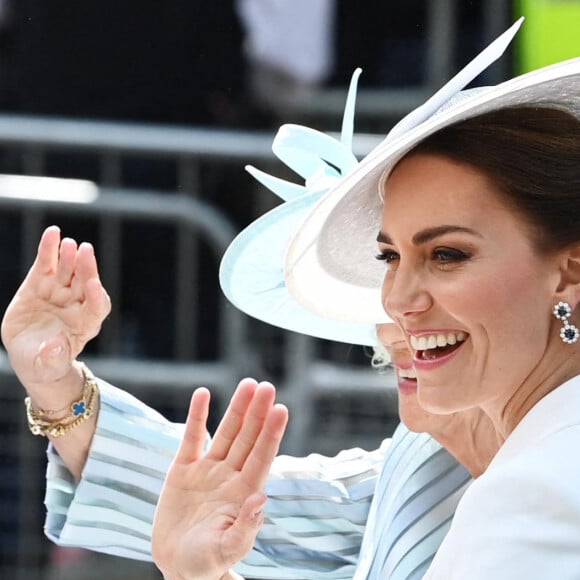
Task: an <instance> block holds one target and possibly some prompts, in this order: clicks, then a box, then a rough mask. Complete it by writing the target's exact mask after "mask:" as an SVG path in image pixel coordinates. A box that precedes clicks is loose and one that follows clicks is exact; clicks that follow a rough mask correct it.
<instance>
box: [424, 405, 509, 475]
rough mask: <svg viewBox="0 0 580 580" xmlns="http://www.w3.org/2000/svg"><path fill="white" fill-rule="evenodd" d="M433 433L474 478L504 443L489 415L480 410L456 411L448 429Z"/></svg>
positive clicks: (483, 469) (485, 467)
mask: <svg viewBox="0 0 580 580" xmlns="http://www.w3.org/2000/svg"><path fill="white" fill-rule="evenodd" d="M431 435H432V437H433V438H434V439H435V440H436V441H437V442H439V443H440V444H441V445H442V446H443V447H445V449H446V450H447V451H448V452H449V453H451V455H453V457H455V459H457V461H459V463H461V464H462V465H463V466H464V467H465V469H467V471H469V473H470V474H471V476H472V477H474V478H476V477H479V476H480V475H481V474H482V473H483V472H484V471H485V470H486V469H487V467H488V465H489V464H490V462H491V460H492V459H493V457H494V456H495V454H496V453H497V450H498V449H499V448H500V447H501V444H502V443H503V440H502V439H501V438H500V437H499V436H498V434H497V432H496V430H495V428H494V426H493V424H492V423H491V421H490V420H489V418H488V417H487V416H486V415H485V414H484V413H482V412H481V411H480V410H479V409H477V410H474V411H462V412H461V413H458V414H454V415H453V416H452V417H451V418H450V421H449V424H448V425H447V427H446V429H445V431H441V432H435V433H431Z"/></svg>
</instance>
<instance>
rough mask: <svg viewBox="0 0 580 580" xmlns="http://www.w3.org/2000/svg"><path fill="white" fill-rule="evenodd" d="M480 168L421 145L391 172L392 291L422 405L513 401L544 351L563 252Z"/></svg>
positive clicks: (385, 230) (391, 310) (387, 242)
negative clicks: (544, 239)
mask: <svg viewBox="0 0 580 580" xmlns="http://www.w3.org/2000/svg"><path fill="white" fill-rule="evenodd" d="M530 231H531V230H530V228H529V227H528V226H527V224H526V223H525V222H523V220H522V219H521V218H520V217H519V216H518V214H517V213H516V212H514V211H513V210H511V209H509V208H508V207H507V205H506V204H505V203H504V202H503V201H502V197H501V194H500V193H499V192H498V191H497V189H496V188H495V186H494V185H493V184H492V183H490V181H489V180H488V179H487V178H486V177H485V176H484V175H483V174H482V173H480V172H478V171H477V170H476V169H474V168H472V167H471V166H468V165H465V164H460V163H457V162H454V161H451V160H449V159H446V158H444V157H440V156H435V155H426V154H415V155H410V156H408V157H407V158H404V159H403V160H402V161H401V162H400V163H399V164H398V165H397V167H396V168H395V170H394V171H393V173H392V174H391V175H390V177H389V179H388V181H387V184H386V190H385V205H384V213H383V219H382V224H381V232H380V234H379V238H378V239H379V251H380V254H381V257H382V258H384V259H385V262H386V268H387V270H386V274H385V280H384V284H383V303H384V306H385V309H386V311H387V312H388V314H389V315H390V316H391V317H392V318H393V320H395V321H396V322H397V323H398V324H399V326H400V327H401V328H402V329H403V331H404V333H405V336H406V341H407V344H408V345H409V346H410V347H411V348H412V350H413V352H414V361H413V364H414V367H415V370H416V372H417V377H418V395H419V401H420V404H421V406H422V407H423V408H425V409H426V410H428V411H432V412H435V413H451V412H454V411H459V410H462V409H467V408H471V407H475V406H483V407H484V408H485V407H486V406H488V407H489V408H490V409H492V408H494V407H497V408H498V409H502V408H503V407H504V406H505V404H506V403H507V402H508V401H509V399H510V398H511V397H512V396H513V395H514V393H515V392H516V391H518V390H519V389H521V388H524V389H525V388H527V387H526V386H525V385H526V381H527V380H528V379H529V377H530V375H532V373H533V372H534V369H535V368H536V366H537V365H538V362H539V361H540V359H541V358H542V355H543V354H544V352H545V350H546V348H547V345H548V341H549V336H550V329H551V326H552V325H553V321H554V319H553V318H552V316H551V309H552V306H553V302H554V293H555V290H556V287H557V285H558V268H557V265H556V263H555V261H554V259H553V258H550V257H549V256H545V255H542V254H540V253H538V252H537V251H536V250H535V249H534V247H533V244H532V242H531V233H530Z"/></svg>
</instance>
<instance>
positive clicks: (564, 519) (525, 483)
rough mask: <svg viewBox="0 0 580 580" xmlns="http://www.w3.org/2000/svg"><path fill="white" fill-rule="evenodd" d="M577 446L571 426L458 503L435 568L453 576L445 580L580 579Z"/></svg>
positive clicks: (497, 470) (579, 430)
mask: <svg viewBox="0 0 580 580" xmlns="http://www.w3.org/2000/svg"><path fill="white" fill-rule="evenodd" d="M579 446H580V425H578V426H577V425H574V426H568V427H565V428H563V429H561V430H558V431H555V432H553V433H550V434H549V435H547V436H545V437H543V438H542V439H540V440H539V441H536V442H535V443H534V445H532V446H530V447H529V448H527V449H525V450H523V451H522V452H521V453H519V454H518V455H516V456H513V457H510V458H509V460H505V461H500V462H497V463H496V462H493V463H492V465H491V466H490V468H489V469H488V471H487V472H486V473H484V474H483V475H482V476H481V477H480V478H478V479H477V480H476V481H475V482H474V483H473V484H472V485H471V487H470V488H469V489H468V490H467V492H466V493H465V495H464V496H463V498H462V500H461V501H460V503H459V506H458V508H457V511H456V514H455V517H454V520H453V524H452V526H451V530H450V532H449V534H448V536H447V537H446V539H445V541H444V543H443V545H442V549H441V551H440V554H439V555H438V557H437V559H436V561H435V563H436V564H438V566H439V568H440V569H441V570H443V569H447V570H449V571H451V570H453V573H450V572H445V574H448V576H447V577H446V576H445V575H444V576H441V577H442V578H443V577H446V578H449V579H452V578H459V577H461V578H463V577H469V578H472V579H476V578H477V579H479V578H481V579H483V578H495V579H497V580H500V579H504V578H505V579H508V578H516V577H517V578H528V579H530V578H538V579H540V578H549V577H551V578H555V577H557V578H561V579H567V578H578V577H580V462H578V461H577V460H576V459H575V450H576V449H578V448H579ZM435 569H437V567H435ZM476 570H477V572H476ZM455 571H460V574H465V573H467V571H469V574H468V575H467V576H456V575H455ZM429 577H431V576H429ZM432 577H433V578H439V576H437V575H434V576H432Z"/></svg>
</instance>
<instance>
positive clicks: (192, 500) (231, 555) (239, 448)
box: [153, 380, 286, 578]
mask: <svg viewBox="0 0 580 580" xmlns="http://www.w3.org/2000/svg"><path fill="white" fill-rule="evenodd" d="M255 387H256V385H255V381H248V380H246V381H242V383H241V384H240V387H239V388H238V390H237V391H236V394H235V395H234V397H233V398H232V403H231V405H230V407H229V409H228V411H227V412H226V415H225V416H224V419H223V421H222V423H221V425H220V428H219V429H218V431H217V432H216V436H215V438H214V441H213V442H212V445H211V447H210V449H209V451H208V453H207V454H206V455H205V456H204V457H202V456H201V454H202V450H203V444H204V439H205V419H206V417H207V403H208V401H209V393H207V391H203V390H202V391H197V392H196V393H195V394H194V399H193V400H192V405H191V408H190V414H189V417H188V424H187V430H186V434H185V436H184V440H183V442H182V445H181V447H180V450H179V452H178V454H177V456H176V458H175V460H174V462H173V464H172V466H171V468H170V470H169V472H168V474H167V477H166V480H165V484H164V487H163V491H162V493H161V496H160V499H159V504H158V506H157V511H156V515H155V523H154V527H153V555H154V558H155V561H156V562H157V564H158V566H159V567H160V568H161V569H162V570H163V571H164V572H168V571H171V573H172V574H173V575H175V577H178V578H187V577H190V576H192V575H194V576H195V577H196V578H201V577H203V578H206V577H208V578H212V577H215V578H220V577H221V576H222V575H223V574H225V572H226V571H227V570H228V569H229V568H231V567H232V566H233V565H234V564H235V563H236V562H238V561H239V560H240V559H241V558H242V557H243V556H244V555H245V554H246V553H247V552H248V551H249V550H250V549H251V547H252V545H253V542H254V540H255V536H256V533H257V531H258V529H259V526H260V524H261V521H262V518H261V515H257V514H260V513H261V506H262V504H263V502H264V496H263V494H262V493H261V489H262V487H263V485H264V482H265V479H266V477H267V473H268V469H269V465H270V463H271V461H272V460H273V459H274V457H275V454H276V452H277V449H278V446H279V443H280V439H281V437H282V433H283V431H284V427H285V424H286V411H285V409H284V408H281V407H278V406H272V403H273V399H274V390H273V388H271V386H270V387H263V386H260V387H258V388H257V389H255ZM254 389H255V390H254ZM254 393H255V395H254ZM206 397H207V398H206ZM246 411H247V412H246ZM192 572H194V573H195V574H192ZM172 574H169V575H168V576H167V577H173V576H172Z"/></svg>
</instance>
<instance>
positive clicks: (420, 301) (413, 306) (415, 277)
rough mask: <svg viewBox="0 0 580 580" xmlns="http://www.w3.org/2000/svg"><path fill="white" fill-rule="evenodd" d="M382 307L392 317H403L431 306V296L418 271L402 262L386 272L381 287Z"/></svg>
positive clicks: (418, 312)
mask: <svg viewBox="0 0 580 580" xmlns="http://www.w3.org/2000/svg"><path fill="white" fill-rule="evenodd" d="M382 295H383V308H384V309H385V312H386V313H387V314H388V315H389V316H390V317H391V318H393V319H399V320H401V319H404V318H409V317H410V316H413V315H417V314H421V313H423V312H426V311H427V310H429V308H431V306H432V304H433V300H432V297H431V295H430V293H429V292H428V291H427V287H426V283H425V280H424V278H423V276H422V274H421V272H420V271H418V270H417V269H415V268H413V267H412V266H406V265H404V264H403V263H402V261H401V263H400V264H399V267H398V268H397V270H396V271H393V272H388V273H387V275H386V276H385V279H384V281H383V288H382Z"/></svg>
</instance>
